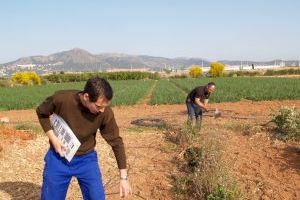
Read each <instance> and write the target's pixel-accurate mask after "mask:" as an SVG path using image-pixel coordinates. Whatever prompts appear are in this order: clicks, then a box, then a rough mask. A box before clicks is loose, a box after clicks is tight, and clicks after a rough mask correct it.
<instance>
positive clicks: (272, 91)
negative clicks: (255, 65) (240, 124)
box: [0, 77, 300, 110]
mask: <svg viewBox="0 0 300 200" xmlns="http://www.w3.org/2000/svg"><path fill="white" fill-rule="evenodd" d="M210 81H214V82H215V83H216V84H217V91H216V92H215V93H214V94H212V95H211V98H210V101H211V102H235V101H239V100H241V99H249V100H254V101H260V100H274V99H300V79H299V78H262V77H259V78H258V77H236V78H214V79H212V78H201V79H170V80H168V79H161V80H159V81H158V82H157V84H156V87H155V88H154V90H153V93H152V95H151V99H150V102H149V103H150V104H178V103H179V104H180V103H184V102H185V97H186V94H187V92H188V91H190V90H191V89H192V88H194V87H195V86H197V85H204V84H206V83H207V82H210ZM155 82H156V81H155V80H126V81H125V80H124V81H110V83H111V85H112V87H113V89H114V98H113V102H112V104H113V105H114V106H118V105H134V104H136V103H137V102H138V101H140V100H142V99H143V98H144V97H145V96H146V95H147V94H148V93H149V92H150V89H151V88H152V86H154V84H155ZM83 87H84V82H79V83H56V84H47V85H42V86H23V87H13V88H9V87H0V110H12V109H29V108H35V107H36V106H37V105H39V103H41V102H42V101H43V100H44V99H45V98H46V97H47V96H49V95H51V94H53V93H54V92H55V91H56V90H60V89H79V90H82V89H83Z"/></svg>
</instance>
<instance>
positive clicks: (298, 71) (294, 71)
mask: <svg viewBox="0 0 300 200" xmlns="http://www.w3.org/2000/svg"><path fill="white" fill-rule="evenodd" d="M294 74H300V69H299V68H298V69H296V68H290V69H281V70H272V69H268V70H267V71H266V72H265V73H264V76H277V75H294Z"/></svg>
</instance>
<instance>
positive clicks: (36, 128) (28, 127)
mask: <svg viewBox="0 0 300 200" xmlns="http://www.w3.org/2000/svg"><path fill="white" fill-rule="evenodd" d="M14 128H15V129H16V130H22V131H28V132H31V133H35V134H43V133H44V131H43V129H42V128H41V126H40V125H35V124H31V123H18V124H16V125H15V126H14Z"/></svg>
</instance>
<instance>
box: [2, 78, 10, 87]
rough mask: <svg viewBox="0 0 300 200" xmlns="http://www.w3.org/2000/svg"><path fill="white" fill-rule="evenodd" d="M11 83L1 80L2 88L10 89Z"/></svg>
mask: <svg viewBox="0 0 300 200" xmlns="http://www.w3.org/2000/svg"><path fill="white" fill-rule="evenodd" d="M10 86H11V81H10V80H0V87H10Z"/></svg>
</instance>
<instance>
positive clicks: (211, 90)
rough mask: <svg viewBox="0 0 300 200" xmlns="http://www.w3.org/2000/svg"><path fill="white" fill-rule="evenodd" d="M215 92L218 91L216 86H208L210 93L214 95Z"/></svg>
mask: <svg viewBox="0 0 300 200" xmlns="http://www.w3.org/2000/svg"><path fill="white" fill-rule="evenodd" d="M215 90H216V86H214V85H210V86H207V91H208V92H209V93H213V92H214V91H215Z"/></svg>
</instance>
